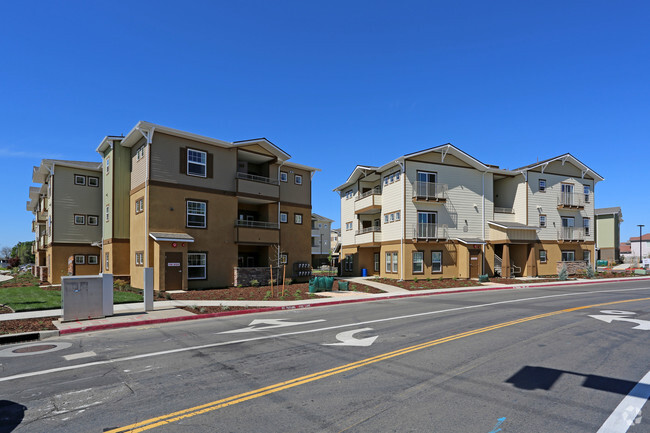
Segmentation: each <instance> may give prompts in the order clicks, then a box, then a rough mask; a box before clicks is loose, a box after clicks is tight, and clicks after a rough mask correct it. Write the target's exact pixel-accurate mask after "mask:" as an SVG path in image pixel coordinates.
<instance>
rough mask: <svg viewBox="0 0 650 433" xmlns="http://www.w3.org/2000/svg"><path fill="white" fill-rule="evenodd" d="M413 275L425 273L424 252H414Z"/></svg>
mask: <svg viewBox="0 0 650 433" xmlns="http://www.w3.org/2000/svg"><path fill="white" fill-rule="evenodd" d="M413 273H414V274H422V273H424V253H423V252H422V251H413Z"/></svg>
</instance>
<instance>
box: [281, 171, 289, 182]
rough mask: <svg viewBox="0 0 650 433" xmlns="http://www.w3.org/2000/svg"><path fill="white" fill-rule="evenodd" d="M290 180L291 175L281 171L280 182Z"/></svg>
mask: <svg viewBox="0 0 650 433" xmlns="http://www.w3.org/2000/svg"><path fill="white" fill-rule="evenodd" d="M287 180H289V175H288V174H287V172H286V171H281V172H280V182H286V181H287Z"/></svg>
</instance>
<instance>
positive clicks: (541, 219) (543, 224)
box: [539, 215, 546, 227]
mask: <svg viewBox="0 0 650 433" xmlns="http://www.w3.org/2000/svg"><path fill="white" fill-rule="evenodd" d="M539 226H540V227H546V215H540V216H539Z"/></svg>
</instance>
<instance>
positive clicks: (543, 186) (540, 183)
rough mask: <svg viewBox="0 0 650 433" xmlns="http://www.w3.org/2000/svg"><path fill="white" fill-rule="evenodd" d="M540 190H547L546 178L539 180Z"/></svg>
mask: <svg viewBox="0 0 650 433" xmlns="http://www.w3.org/2000/svg"><path fill="white" fill-rule="evenodd" d="M539 192H546V179H540V180H539Z"/></svg>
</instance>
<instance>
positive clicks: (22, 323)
mask: <svg viewBox="0 0 650 433" xmlns="http://www.w3.org/2000/svg"><path fill="white" fill-rule="evenodd" d="M58 319H60V317H58V316H57V317H39V318H38V319H19V320H3V321H0V335H2V334H20V333H21V332H35V331H47V330H54V329H56V326H54V324H53V323H52V321H53V320H58Z"/></svg>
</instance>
